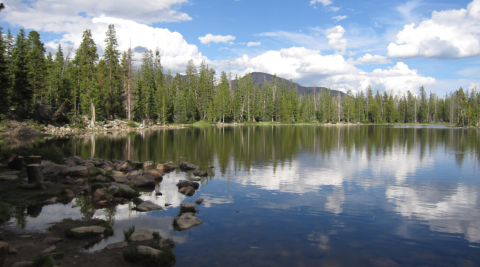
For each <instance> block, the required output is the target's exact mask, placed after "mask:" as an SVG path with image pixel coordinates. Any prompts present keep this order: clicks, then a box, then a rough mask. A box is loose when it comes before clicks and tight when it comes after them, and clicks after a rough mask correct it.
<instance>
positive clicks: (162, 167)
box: [157, 161, 178, 171]
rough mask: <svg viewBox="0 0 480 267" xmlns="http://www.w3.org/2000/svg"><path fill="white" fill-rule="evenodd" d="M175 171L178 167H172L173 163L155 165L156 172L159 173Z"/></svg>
mask: <svg viewBox="0 0 480 267" xmlns="http://www.w3.org/2000/svg"><path fill="white" fill-rule="evenodd" d="M175 169H178V166H175V165H173V162H171V161H170V162H167V163H165V164H158V165H157V170H159V171H173V170H175Z"/></svg>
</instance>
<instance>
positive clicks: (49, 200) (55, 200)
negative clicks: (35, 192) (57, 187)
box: [44, 197, 57, 204]
mask: <svg viewBox="0 0 480 267" xmlns="http://www.w3.org/2000/svg"><path fill="white" fill-rule="evenodd" d="M56 202H57V197H52V198H49V199H47V200H45V202H44V203H45V204H55V203H56Z"/></svg>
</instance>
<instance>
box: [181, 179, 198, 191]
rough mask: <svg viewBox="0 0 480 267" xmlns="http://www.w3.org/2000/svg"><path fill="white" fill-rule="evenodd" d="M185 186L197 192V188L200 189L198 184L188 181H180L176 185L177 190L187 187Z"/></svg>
mask: <svg viewBox="0 0 480 267" xmlns="http://www.w3.org/2000/svg"><path fill="white" fill-rule="evenodd" d="M187 186H191V187H193V188H194V189H195V190H197V189H198V187H200V184H199V183H196V182H192V181H189V180H180V181H178V183H177V187H178V189H181V188H182V187H187Z"/></svg>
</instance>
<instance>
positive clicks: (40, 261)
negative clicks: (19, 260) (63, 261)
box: [33, 253, 55, 267]
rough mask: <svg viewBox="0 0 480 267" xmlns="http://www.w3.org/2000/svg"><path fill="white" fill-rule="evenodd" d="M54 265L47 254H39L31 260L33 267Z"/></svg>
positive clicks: (53, 261)
mask: <svg viewBox="0 0 480 267" xmlns="http://www.w3.org/2000/svg"><path fill="white" fill-rule="evenodd" d="M54 265H55V260H54V259H53V258H52V256H50V255H49V254H48V253H40V254H38V255H37V256H36V257H35V258H34V259H33V266H35V267H52V266H54Z"/></svg>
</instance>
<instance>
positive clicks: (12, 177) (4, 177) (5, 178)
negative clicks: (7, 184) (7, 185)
mask: <svg viewBox="0 0 480 267" xmlns="http://www.w3.org/2000/svg"><path fill="white" fill-rule="evenodd" d="M16 179H18V176H17V175H0V181H2V180H3V181H12V180H16Z"/></svg>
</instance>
